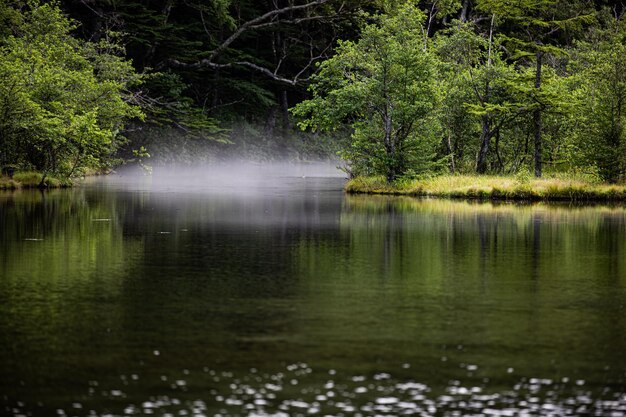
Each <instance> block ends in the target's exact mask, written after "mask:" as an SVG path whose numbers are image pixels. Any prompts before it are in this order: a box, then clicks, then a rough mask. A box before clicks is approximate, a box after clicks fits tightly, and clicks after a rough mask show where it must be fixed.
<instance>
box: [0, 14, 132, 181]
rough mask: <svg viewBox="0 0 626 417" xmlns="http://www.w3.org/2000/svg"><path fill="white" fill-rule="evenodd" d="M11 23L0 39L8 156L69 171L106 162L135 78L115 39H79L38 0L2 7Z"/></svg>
mask: <svg viewBox="0 0 626 417" xmlns="http://www.w3.org/2000/svg"><path fill="white" fill-rule="evenodd" d="M0 13H2V16H3V17H4V18H5V19H11V21H12V25H11V26H10V27H9V31H10V32H8V33H5V34H4V36H3V38H2V40H1V43H0V79H1V80H2V82H1V83H0V114H2V120H1V121H0V144H1V153H2V154H1V157H0V159H2V161H1V162H2V163H3V165H4V164H6V163H10V164H14V165H18V166H21V167H27V168H33V169H36V170H38V171H41V172H43V174H44V175H43V176H42V179H41V184H42V185H43V184H44V181H45V178H46V175H47V174H48V173H56V174H62V175H67V176H69V175H72V174H74V173H75V172H77V170H80V169H82V168H85V167H93V168H97V167H100V166H102V165H103V164H107V163H109V162H110V157H111V155H112V154H113V153H114V152H115V150H116V148H117V146H118V143H119V141H120V138H119V132H120V130H121V129H122V128H123V122H124V120H125V119H127V118H131V117H139V116H140V115H141V113H140V112H139V110H138V107H136V106H133V105H132V104H131V102H130V101H129V98H130V97H128V96H127V92H126V88H127V86H129V85H130V84H132V83H133V82H134V81H135V80H136V75H135V73H134V70H133V68H132V66H131V65H130V63H129V62H127V61H125V60H123V59H122V58H120V57H118V56H117V55H116V54H115V52H116V51H119V50H118V49H117V46H116V45H115V44H114V43H111V42H110V41H109V40H108V39H102V40H100V41H99V42H97V43H90V42H82V41H80V40H78V39H76V38H74V37H72V36H71V35H70V31H71V30H72V28H73V26H72V22H71V21H69V20H68V19H67V18H65V17H64V16H63V14H62V12H61V10H60V9H58V8H57V7H55V6H50V5H46V4H44V5H38V4H36V3H33V4H30V5H28V6H24V7H23V8H22V9H21V10H19V13H17V10H16V9H14V8H11V7H6V5H4V6H3V9H2V10H0Z"/></svg>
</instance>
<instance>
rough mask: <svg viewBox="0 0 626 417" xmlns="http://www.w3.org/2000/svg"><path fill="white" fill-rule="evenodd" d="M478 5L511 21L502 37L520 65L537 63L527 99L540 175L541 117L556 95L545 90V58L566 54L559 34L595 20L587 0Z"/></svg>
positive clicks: (489, 0) (500, 0)
mask: <svg viewBox="0 0 626 417" xmlns="http://www.w3.org/2000/svg"><path fill="white" fill-rule="evenodd" d="M478 7H479V9H481V10H484V11H485V12H487V13H489V14H491V15H492V16H494V17H497V18H498V19H502V20H503V21H504V22H506V23H507V24H508V26H509V27H508V30H507V33H506V34H503V35H502V37H503V40H504V43H505V44H507V46H508V48H509V52H510V53H511V58H513V59H515V60H517V61H518V62H520V64H521V65H526V66H531V65H532V64H534V65H532V66H534V77H533V79H532V84H533V88H532V89H528V92H529V95H528V102H529V106H532V111H533V132H534V158H533V159H534V165H535V176H536V177H541V175H542V171H543V166H542V146H543V140H542V123H543V122H542V117H543V113H544V112H545V111H546V110H547V109H549V108H550V107H552V106H553V104H554V103H553V102H552V100H551V99H552V98H553V97H551V96H549V95H546V94H544V93H543V90H542V80H543V78H542V76H543V65H544V61H545V58H546V56H547V55H553V56H558V55H564V54H565V52H564V50H563V48H562V46H563V45H562V38H561V37H559V36H557V35H559V34H563V33H565V32H568V31H569V32H575V31H579V30H580V29H581V28H582V25H583V24H585V23H591V22H592V21H593V19H594V17H593V13H591V12H590V11H589V10H588V9H587V8H588V6H587V3H586V2H584V1H578V0H576V1H570V0H567V1H565V0H515V1H512V0H480V1H478ZM533 60H534V62H533Z"/></svg>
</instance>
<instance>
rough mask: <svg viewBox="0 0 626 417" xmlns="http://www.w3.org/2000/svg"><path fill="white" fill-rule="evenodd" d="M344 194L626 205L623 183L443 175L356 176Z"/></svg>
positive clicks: (347, 185)
mask: <svg viewBox="0 0 626 417" xmlns="http://www.w3.org/2000/svg"><path fill="white" fill-rule="evenodd" d="M344 191H345V192H346V193H348V194H366V195H367V194H369V195H395V196H408V197H435V198H447V199H461V200H483V201H528V202H533V201H560V202H618V201H619V202H626V184H622V185H615V184H605V183H592V182H590V181H585V180H579V179H561V178H541V179H534V178H533V179H522V180H520V179H516V178H513V177H501V176H470V175H444V176H439V177H433V178H427V179H418V180H411V181H406V182H401V183H396V184H388V183H387V182H386V181H385V180H384V178H382V177H356V178H353V179H351V180H349V181H348V182H347V183H346V185H345V187H344Z"/></svg>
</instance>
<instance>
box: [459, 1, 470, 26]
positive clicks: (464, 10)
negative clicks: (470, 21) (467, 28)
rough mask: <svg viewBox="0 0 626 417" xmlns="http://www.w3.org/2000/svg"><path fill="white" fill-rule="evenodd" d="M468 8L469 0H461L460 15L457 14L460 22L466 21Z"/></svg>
mask: <svg viewBox="0 0 626 417" xmlns="http://www.w3.org/2000/svg"><path fill="white" fill-rule="evenodd" d="M468 8H469V0H465V1H464V2H463V8H462V9H461V16H459V20H460V21H461V22H462V23H465V22H467V11H468Z"/></svg>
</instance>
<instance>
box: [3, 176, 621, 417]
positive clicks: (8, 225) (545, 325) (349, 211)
mask: <svg viewBox="0 0 626 417" xmlns="http://www.w3.org/2000/svg"><path fill="white" fill-rule="evenodd" d="M238 172H240V174H239V176H234V175H233V174H232V173H228V172H222V173H221V174H219V173H218V172H213V173H211V174H209V173H204V172H200V171H198V172H193V173H189V172H187V173H184V172H178V173H175V175H176V176H175V177H171V176H170V173H168V172H161V173H159V172H158V170H157V171H156V172H155V175H154V176H153V177H136V178H135V177H130V176H129V177H125V176H110V177H105V178H96V179H91V180H90V181H88V182H87V183H86V184H85V185H84V186H81V187H77V188H75V189H71V190H51V191H48V192H44V193H41V192H38V191H19V192H13V193H11V192H3V193H0V415H7V416H19V415H32V416H53V415H57V416H65V415H67V416H95V415H114V416H117V415H152V414H154V415H161V416H185V415H188V416H192V415H196V416H202V415H205V416H218V415H219V416H299V415H322V416H323V415H330V416H384V415H388V416H398V415H417V416H429V415H433V416H434V415H436V416H461V415H481V414H482V415H491V416H513V415H545V416H550V415H553V416H562V415H563V416H564V415H589V416H596V415H598V416H614V417H620V416H626V308H625V304H626V207H624V206H600V205H599V206H576V205H564V204H508V203H498V204H492V203H479V202H467V201H449V200H434V199H411V198H406V197H380V196H349V195H344V193H343V192H342V186H343V182H344V179H343V178H342V177H341V175H338V173H337V172H335V171H334V170H332V169H326V170H322V171H319V170H318V169H313V168H311V169H308V168H307V167H304V168H297V169H293V168H284V169H283V168H279V169H274V170H268V171H265V170H263V169H260V168H258V167H257V168H254V169H250V170H249V171H241V170H239V171H238ZM241 172H243V174H241ZM171 178H176V180H174V179H171ZM181 183H183V184H185V185H184V186H181V185H180V184H181Z"/></svg>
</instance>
